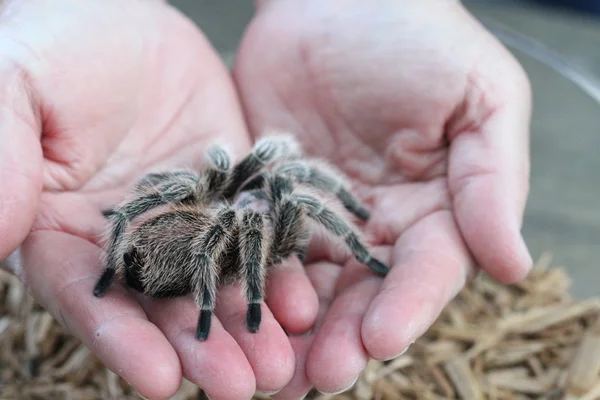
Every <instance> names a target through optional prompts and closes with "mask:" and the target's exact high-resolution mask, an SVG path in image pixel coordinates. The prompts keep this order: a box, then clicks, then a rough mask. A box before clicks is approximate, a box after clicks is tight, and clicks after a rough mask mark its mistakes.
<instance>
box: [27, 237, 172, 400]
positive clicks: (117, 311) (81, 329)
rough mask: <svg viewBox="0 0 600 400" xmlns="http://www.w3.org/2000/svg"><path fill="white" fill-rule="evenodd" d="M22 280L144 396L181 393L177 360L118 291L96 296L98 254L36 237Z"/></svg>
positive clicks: (73, 240)
mask: <svg viewBox="0 0 600 400" xmlns="http://www.w3.org/2000/svg"><path fill="white" fill-rule="evenodd" d="M22 254H23V265H24V273H25V274H24V275H25V280H26V282H27V284H28V286H29V287H30V288H31V291H32V294H33V295H34V297H35V298H36V299H37V300H38V301H40V302H41V304H42V305H43V306H44V307H45V308H46V309H47V310H48V311H49V312H50V313H51V314H52V315H53V316H54V317H55V318H56V319H57V320H58V321H59V322H60V323H61V324H62V325H63V326H65V327H66V328H67V329H69V331H70V332H72V333H73V334H74V335H75V336H76V337H78V338H79V339H80V340H81V341H82V342H83V343H84V344H85V345H86V346H88V348H90V350H92V351H93V352H94V354H95V355H96V356H98V358H99V359H100V360H101V361H102V362H103V363H104V364H105V365H106V367H108V368H109V369H110V370H111V371H113V372H115V373H116V374H118V375H119V376H121V377H122V378H123V379H125V380H126V381H127V382H129V383H130V384H131V385H132V386H133V387H135V388H136V390H137V391H138V392H140V393H141V394H142V395H143V396H146V397H148V398H168V397H169V396H172V395H173V394H174V393H175V392H176V391H177V390H178V388H179V385H180V383H181V368H180V364H179V359H178V358H177V354H176V353H175V351H174V350H173V347H172V346H171V345H170V344H169V342H168V341H167V339H166V338H165V337H164V335H163V334H162V333H161V332H160V330H159V329H158V328H157V327H156V326H155V325H154V324H152V323H151V322H150V321H148V319H147V318H146V315H145V314H144V311H143V310H142V309H141V308H140V306H139V304H138V303H137V302H136V301H135V299H134V298H133V297H132V296H131V295H130V294H128V293H127V292H126V291H125V290H124V289H123V288H122V287H120V286H119V285H114V286H113V287H112V288H111V290H110V291H109V292H108V293H107V295H106V296H105V297H103V298H96V297H94V296H93V294H92V292H93V287H94V284H95V283H96V280H97V279H98V276H99V270H100V266H99V259H100V258H99V257H100V254H99V249H98V247H96V246H95V245H93V244H91V243H89V242H87V241H85V240H82V239H80V238H77V237H74V236H71V235H69V234H67V233H62V232H55V231H35V232H33V233H31V234H30V235H29V237H28V238H27V240H26V241H25V242H24V244H23V247H22Z"/></svg>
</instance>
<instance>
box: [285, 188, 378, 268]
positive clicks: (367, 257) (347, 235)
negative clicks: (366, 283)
mask: <svg viewBox="0 0 600 400" xmlns="http://www.w3.org/2000/svg"><path fill="white" fill-rule="evenodd" d="M293 198H294V200H295V201H296V202H297V203H298V205H300V206H302V207H304V208H305V209H306V211H307V215H308V216H309V217H310V218H311V219H313V220H314V221H316V222H318V223H320V224H321V225H323V226H324V227H325V229H327V230H328V231H329V232H330V233H331V234H333V235H335V236H336V237H340V238H342V239H343V240H344V242H345V243H346V245H347V246H348V248H349V249H350V251H351V252H352V254H353V255H354V257H356V259H357V260H358V261H359V262H360V263H362V264H365V265H366V266H368V267H369V268H370V269H371V270H373V272H375V273H377V274H379V275H383V276H385V275H387V273H388V272H389V267H388V266H387V265H385V264H384V263H383V262H381V261H379V260H378V259H376V258H375V257H373V256H372V255H371V254H370V253H369V251H368V250H367V248H366V247H365V245H364V244H363V243H362V242H361V240H360V239H359V238H358V235H357V234H356V233H355V232H354V231H353V230H352V228H351V227H350V225H349V224H348V223H346V222H345V221H344V219H343V218H342V217H341V216H340V215H339V214H337V213H335V212H334V211H332V210H330V209H329V208H327V207H326V206H325V205H324V204H323V203H322V202H320V201H319V200H318V199H317V198H315V197H313V196H309V195H304V194H295V195H294V196H293Z"/></svg>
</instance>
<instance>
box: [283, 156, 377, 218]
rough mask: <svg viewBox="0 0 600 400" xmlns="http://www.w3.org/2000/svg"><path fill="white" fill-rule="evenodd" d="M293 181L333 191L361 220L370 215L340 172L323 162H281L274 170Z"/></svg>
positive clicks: (325, 190)
mask: <svg viewBox="0 0 600 400" xmlns="http://www.w3.org/2000/svg"><path fill="white" fill-rule="evenodd" d="M276 172H277V173H280V174H282V175H284V176H287V177H289V178H291V179H292V180H294V181H295V182H299V183H303V184H306V185H310V186H313V187H315V188H317V189H320V190H322V191H324V192H329V193H333V194H334V195H335V196H336V197H337V198H338V199H339V200H340V201H341V202H342V204H343V205H344V207H345V208H346V209H347V210H348V211H350V212H351V213H353V214H354V215H356V216H357V217H358V218H360V219H361V220H363V221H366V220H368V219H369V217H370V213H369V210H367V209H366V207H365V206H364V205H362V204H361V202H360V201H359V200H358V199H357V198H356V197H355V196H354V195H353V194H352V193H351V192H350V191H349V190H348V188H347V187H346V183H345V182H344V181H343V179H342V177H341V176H340V173H336V172H335V171H334V170H333V168H331V167H330V166H328V165H327V164H325V163H317V162H316V161H314V160H313V161H300V160H294V161H291V162H286V163H283V164H282V165H281V166H280V167H279V168H277V170H276Z"/></svg>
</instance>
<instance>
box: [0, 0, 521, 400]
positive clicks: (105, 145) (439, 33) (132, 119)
mask: <svg viewBox="0 0 600 400" xmlns="http://www.w3.org/2000/svg"><path fill="white" fill-rule="evenodd" d="M50 3H52V4H50ZM258 3H259V4H260V5H262V7H261V9H260V10H259V12H258V13H257V16H256V18H255V20H254V22H253V24H252V26H251V27H250V29H249V30H248V32H247V34H246V36H245V39H244V42H243V44H242V48H241V53H240V55H239V58H238V60H237V65H236V69H235V76H234V80H235V82H232V79H231V77H230V75H229V73H228V71H227V70H226V68H225V67H224V65H223V64H222V63H221V61H220V60H219V58H218V56H217V55H216V54H215V52H214V50H213V49H212V48H211V46H210V44H209V43H208V42H207V41H206V39H205V38H204V37H203V36H202V34H201V33H200V32H199V31H198V30H197V29H196V27H194V26H193V24H192V23H191V22H190V21H188V20H186V19H185V18H182V16H181V15H179V14H178V13H177V12H175V11H174V10H173V9H172V8H170V7H169V6H168V5H166V4H165V2H164V1H162V0H155V1H151V0H130V1H128V2H123V1H122V0H105V1H102V2H82V1H80V0H67V1H62V2H60V3H59V4H54V3H53V2H46V1H41V0H5V1H4V2H2V3H1V4H2V5H1V6H0V53H1V54H0V55H1V56H2V57H0V83H1V84H0V182H2V191H0V234H1V236H2V241H0V259H3V258H5V257H6V256H8V255H9V254H11V253H12V252H13V251H14V250H15V249H16V248H17V247H20V250H21V253H20V254H21V260H20V261H21V264H22V268H21V269H20V270H19V271H17V272H19V276H20V278H21V279H22V280H23V281H24V282H25V284H26V285H27V286H28V287H29V289H30V290H31V293H32V294H33V295H34V296H35V297H36V298H37V300H38V301H40V302H41V304H43V305H44V306H45V307H46V308H47V309H48V310H49V311H50V312H51V313H52V314H53V315H54V316H56V318H57V319H58V320H59V321H60V322H61V323H62V324H63V325H65V326H66V327H68V328H69V329H70V330H71V331H72V332H73V333H74V334H75V335H77V336H78V337H79V338H80V339H81V340H82V341H83V342H84V343H85V344H87V345H88V346H89V347H90V348H91V349H92V351H94V352H95V354H96V355H97V356H98V357H100V359H101V360H102V361H103V362H104V363H105V364H106V365H107V367H109V368H110V369H111V370H113V371H115V372H117V373H118V374H120V375H121V376H122V377H123V378H124V379H126V380H127V381H128V382H130V383H131V384H132V385H133V386H134V387H136V388H137V389H138V390H139V391H140V392H141V394H142V395H144V396H145V397H148V398H153V399H154V398H156V399H159V398H168V397H170V396H171V395H172V394H173V393H174V392H175V391H176V390H177V388H178V387H179V384H180V382H181V378H182V377H186V378H187V379H190V380H191V381H193V382H195V383H196V384H198V385H199V386H201V387H203V388H204V389H205V390H206V392H207V394H208V395H209V396H210V397H211V398H212V399H215V400H220V399H244V398H249V397H250V396H251V394H252V393H254V391H255V390H261V391H265V392H275V391H279V393H278V394H277V395H275V397H276V398H281V399H293V398H298V397H302V395H304V394H305V393H306V392H308V390H309V389H310V388H311V387H312V386H315V387H317V389H319V390H321V391H325V392H336V391H339V390H342V389H344V388H346V387H347V386H348V385H349V384H351V383H352V382H353V381H354V379H356V376H357V375H358V373H359V372H360V371H361V369H362V368H364V366H365V365H366V362H367V360H368V359H369V357H375V358H378V359H386V358H390V357H392V356H394V355H396V354H398V353H400V352H401V351H402V350H403V349H404V348H405V347H406V346H407V345H408V344H409V343H410V342H412V341H413V340H414V339H415V338H417V337H418V336H419V335H420V334H421V333H422V332H423V331H424V330H425V329H426V328H427V327H428V326H429V325H430V324H431V323H432V322H433V320H434V318H435V317H436V316H437V315H438V313H439V312H440V310H441V309H442V307H443V306H444V305H445V304H446V303H447V302H448V301H449V300H450V299H451V298H452V297H453V295H454V294H455V293H456V292H457V291H458V290H459V289H460V288H461V287H462V285H463V284H464V283H465V281H466V279H468V277H469V276H470V275H471V274H472V273H473V270H474V265H475V264H476V263H475V261H474V260H477V264H479V265H481V266H482V267H483V268H484V269H485V270H487V271H488V272H490V273H491V274H492V275H493V276H494V277H496V278H497V279H499V280H501V281H504V282H514V281H516V280H519V279H521V278H522V277H523V276H524V275H525V274H526V273H527V271H528V269H529V267H530V264H531V259H530V257H529V255H528V252H527V250H526V248H525V246H524V244H523V242H522V239H521V236H520V233H519V227H520V224H521V218H522V213H523V208H524V204H525V200H526V197H527V191H528V172H529V165H528V154H527V151H528V122H529V116H530V94H529V87H528V81H527V78H526V77H525V75H524V74H523V72H522V71H521V69H520V67H519V66H518V64H517V63H516V62H515V61H514V60H513V59H512V58H511V57H510V55H509V54H508V53H507V52H506V51H505V50H504V49H503V48H502V47H501V46H499V45H498V43H496V42H495V41H494V40H493V39H492V38H491V37H490V36H489V35H487V34H486V33H485V31H483V29H482V28H481V27H480V26H478V25H477V24H476V23H475V22H474V21H473V19H472V18H471V17H470V16H469V15H468V14H466V13H465V11H464V10H463V9H462V7H461V5H460V4H459V3H458V2H448V1H445V0H423V1H420V2H412V1H408V0H405V1H402V0H389V1H383V0H381V1H376V2H362V1H359V0H345V1H342V0H331V1H328V2H323V1H321V0H279V1H277V2H274V3H273V4H272V6H270V5H269V4H270V2H269V1H261V2H258ZM40 32H44V34H43V35H41V34H40ZM234 85H237V89H239V97H240V98H241V102H242V105H240V104H238V93H236V87H235V86H234ZM242 107H243V110H244V112H245V114H246V120H247V122H248V123H249V125H250V130H249V129H248V128H247V126H246V123H245V121H244V115H243V113H242ZM263 128H283V129H291V130H292V131H295V132H298V133H299V137H300V138H301V140H302V141H303V142H304V144H305V145H306V148H307V149H308V150H309V151H310V152H311V153H313V154H315V155H320V156H329V157H330V158H331V159H332V160H334V161H335V162H336V163H337V164H338V167H340V168H342V169H343V170H344V171H346V172H347V173H348V174H349V175H350V176H351V177H352V178H353V183H354V184H355V185H356V187H357V189H358V191H359V192H360V193H362V194H364V198H365V201H367V202H368V203H369V204H370V206H371V208H372V210H373V216H372V219H371V221H370V222H369V223H368V225H367V226H366V230H367V233H368V234H369V235H370V236H372V237H373V238H374V244H375V245H376V248H375V250H374V251H375V254H376V256H378V257H381V258H382V259H383V260H385V261H388V262H389V263H390V264H391V265H392V267H393V271H392V272H391V273H390V275H389V277H387V278H386V279H385V280H383V279H380V278H376V277H374V276H373V275H372V274H371V273H369V272H368V271H366V270H365V268H364V267H362V266H360V265H358V264H357V263H355V262H353V261H349V262H346V260H345V259H343V258H340V257H339V256H334V252H332V251H330V249H327V248H324V247H323V246H319V245H316V246H315V248H314V249H313V251H312V252H311V254H310V260H309V263H308V265H307V268H306V270H305V269H303V268H302V267H301V266H300V265H299V264H298V263H297V262H296V263H294V262H290V263H288V265H287V266H286V267H278V268H276V269H274V270H273V272H272V273H271V274H270V276H269V283H268V289H267V305H268V307H267V306H264V307H263V325H262V329H261V331H260V332H259V333H257V334H255V335H253V334H250V333H248V332H247V331H246V330H244V312H245V307H244V302H243V300H242V298H241V295H240V291H239V288H226V289H224V290H223V291H222V292H221V293H220V295H219V307H218V308H217V310H216V318H214V321H213V328H212V331H211V336H210V337H209V339H208V341H206V342H204V343H198V342H197V341H195V340H194V339H193V332H194V328H195V323H196V316H197V309H196V307H195V305H194V304H193V300H192V299H190V298H184V299H174V300H160V301H158V300H152V299H148V298H145V297H143V296H140V295H138V294H136V293H134V292H131V291H128V290H126V289H124V288H123V287H121V286H119V285H115V286H114V287H113V288H112V289H111V291H110V292H109V293H108V294H107V296H106V297H105V298H102V299H96V298H94V297H93V296H92V295H91V293H92V287H93V285H94V283H95V280H96V279H97V277H98V276H99V274H100V273H101V271H102V266H101V265H100V263H99V255H100V252H101V249H100V248H99V247H98V236H99V234H100V233H101V229H102V227H103V225H104V219H103V218H102V216H101V214H100V211H101V210H103V209H105V208H107V207H110V206H112V205H114V202H115V201H118V200H119V199H120V198H121V197H122V196H123V195H124V194H125V193H126V191H127V189H128V188H129V187H130V186H131V185H132V184H133V183H134V182H135V180H136V179H137V178H138V177H139V176H140V175H141V174H143V173H145V172H147V171H148V170H149V169H157V168H160V167H171V166H174V167H175V166H176V167H179V166H189V165H197V164H198V163H199V162H200V161H201V160H202V155H203V152H204V150H205V149H206V147H207V145H208V144H210V143H212V142H213V141H216V140H218V141H219V142H225V143H226V144H228V145H230V146H234V149H233V150H234V151H235V152H236V153H237V154H243V153H245V152H246V151H248V149H249V148H250V146H251V143H252V136H251V134H250V132H252V133H253V134H256V133H257V132H260V131H261V130H262V129H263ZM446 139H447V140H448V141H449V143H450V145H449V146H446ZM315 321H316V324H315ZM313 326H314V328H315V329H314V330H313V331H312V332H311V333H310V334H309V335H305V336H291V337H288V336H286V333H285V332H288V333H290V334H302V333H304V332H307V331H308V330H309V329H311V327H313ZM265 355H266V356H265Z"/></svg>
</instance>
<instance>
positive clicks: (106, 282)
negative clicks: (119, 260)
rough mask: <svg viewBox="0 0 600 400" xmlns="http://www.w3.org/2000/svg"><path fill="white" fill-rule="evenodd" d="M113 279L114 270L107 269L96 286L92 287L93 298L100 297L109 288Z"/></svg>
mask: <svg viewBox="0 0 600 400" xmlns="http://www.w3.org/2000/svg"><path fill="white" fill-rule="evenodd" d="M114 277H115V270H114V269H112V268H107V269H106V270H105V271H104V273H103V274H102V276H101V277H100V279H99V280H98V282H97V283H96V286H94V296H96V297H102V296H104V294H105V293H106V291H107V290H108V288H109V287H110V285H111V283H112V281H113V278H114Z"/></svg>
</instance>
